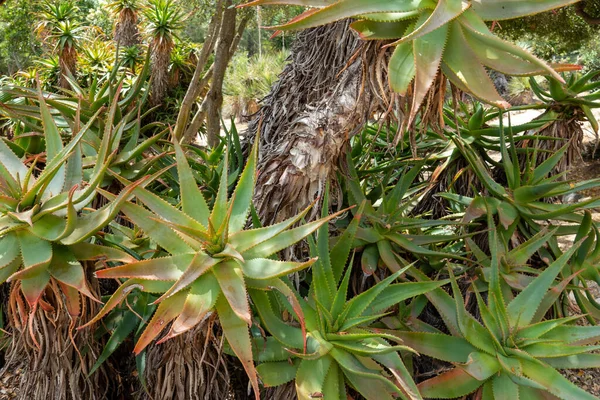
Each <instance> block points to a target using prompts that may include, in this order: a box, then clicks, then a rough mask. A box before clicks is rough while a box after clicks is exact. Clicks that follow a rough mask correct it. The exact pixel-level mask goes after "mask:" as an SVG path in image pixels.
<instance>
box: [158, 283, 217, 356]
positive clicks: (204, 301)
mask: <svg viewBox="0 0 600 400" xmlns="http://www.w3.org/2000/svg"><path fill="white" fill-rule="evenodd" d="M220 293H221V289H220V288H219V283H218V282H217V280H216V278H215V276H214V275H213V274H204V275H202V276H201V277H200V278H199V279H198V280H196V281H195V282H194V283H193V284H192V285H191V287H190V291H189V293H188V294H187V297H186V299H185V303H184V305H183V310H181V314H179V315H178V316H177V319H176V320H175V321H173V324H172V325H171V329H170V330H169V333H168V334H167V335H166V336H165V337H164V338H162V339H161V340H160V341H159V342H157V344H160V343H163V342H165V341H167V340H169V339H171V338H174V337H175V336H178V335H181V334H182V333H184V332H187V331H189V330H190V329H192V328H194V327H195V326H196V325H198V324H199V323H200V322H202V320H203V319H204V318H205V317H206V315H207V314H208V313H209V312H210V311H212V310H213V308H214V307H215V304H216V303H217V298H218V297H219V294H220Z"/></svg>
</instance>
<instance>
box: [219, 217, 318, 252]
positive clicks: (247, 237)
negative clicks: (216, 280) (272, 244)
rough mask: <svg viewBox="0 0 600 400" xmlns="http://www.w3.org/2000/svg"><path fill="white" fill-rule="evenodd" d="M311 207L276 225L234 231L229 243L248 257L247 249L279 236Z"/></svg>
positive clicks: (300, 218)
mask: <svg viewBox="0 0 600 400" xmlns="http://www.w3.org/2000/svg"><path fill="white" fill-rule="evenodd" d="M311 208H312V205H311V206H309V207H307V208H306V209H305V210H304V211H302V212H301V213H300V214H298V215H296V216H295V217H292V218H288V219H286V220H285V221H282V222H279V223H277V224H275V225H271V226H267V227H264V228H257V229H249V230H243V231H240V232H237V233H234V234H232V235H231V236H230V237H229V244H230V245H232V246H233V247H234V248H236V249H237V250H238V251H239V252H240V253H241V254H242V256H243V257H244V258H245V259H248V258H249V257H248V256H247V255H246V253H245V252H246V251H248V250H250V249H251V248H253V247H255V246H257V245H258V244H260V243H262V242H264V241H266V240H267V239H271V238H273V237H275V236H277V235H278V234H280V233H281V232H283V231H285V230H286V229H288V228H289V227H291V226H292V225H294V224H296V223H297V222H299V221H301V220H302V219H303V218H304V217H305V216H306V214H307V213H308V211H310V209H311Z"/></svg>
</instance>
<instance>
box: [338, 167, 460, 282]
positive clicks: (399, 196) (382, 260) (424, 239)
mask: <svg viewBox="0 0 600 400" xmlns="http://www.w3.org/2000/svg"><path fill="white" fill-rule="evenodd" d="M349 163H350V175H351V178H350V179H348V180H347V185H348V192H349V196H350V199H351V201H352V202H354V203H358V204H360V203H362V202H363V201H366V198H365V196H364V194H363V191H362V189H361V187H360V185H359V183H358V177H357V174H356V171H355V170H354V167H353V165H352V161H351V160H349ZM423 165H424V163H423V162H419V163H417V164H416V165H414V166H413V167H412V168H411V169H410V170H408V171H406V172H405V173H404V174H402V175H401V176H400V177H399V179H398V181H397V182H395V186H394V188H393V189H392V190H390V191H389V192H388V193H385V194H384V195H383V196H382V199H381V203H380V204H379V205H378V206H377V207H375V206H373V205H371V204H367V205H366V206H365V215H364V217H365V218H364V220H366V222H368V224H364V226H361V227H359V229H358V232H357V234H356V240H355V246H356V247H363V248H364V250H363V253H362V257H361V264H362V268H363V271H364V272H365V274H367V275H371V274H373V273H374V272H375V271H376V270H377V268H378V266H379V265H383V266H386V267H387V268H388V269H389V270H390V271H392V272H397V271H399V270H400V269H402V268H404V267H406V266H407V265H409V264H410V262H411V261H409V259H412V258H414V259H416V260H423V261H425V262H426V263H427V264H429V265H430V266H431V267H434V268H435V267H438V266H439V265H441V264H443V260H446V259H455V260H460V259H463V260H466V259H465V258H464V256H463V255H461V254H460V253H459V252H456V251H454V250H453V249H452V248H451V245H452V244H453V243H455V242H456V241H457V240H460V239H461V237H460V235H454V234H452V233H453V232H452V230H447V231H446V232H444V231H442V229H443V228H445V227H446V228H448V227H450V226H451V225H454V224H455V223H453V222H452V221H442V220H430V219H429V220H428V219H422V218H417V217H414V216H412V215H411V211H412V210H413V208H414V207H415V205H416V204H417V201H418V199H419V198H420V197H421V196H422V195H423V189H425V188H426V186H427V183H426V182H421V183H417V184H415V180H416V179H417V177H418V176H419V175H420V173H421V169H422V167H423ZM436 229H437V231H436ZM442 233H445V234H442ZM440 247H447V249H446V251H443V250H441V249H440Z"/></svg>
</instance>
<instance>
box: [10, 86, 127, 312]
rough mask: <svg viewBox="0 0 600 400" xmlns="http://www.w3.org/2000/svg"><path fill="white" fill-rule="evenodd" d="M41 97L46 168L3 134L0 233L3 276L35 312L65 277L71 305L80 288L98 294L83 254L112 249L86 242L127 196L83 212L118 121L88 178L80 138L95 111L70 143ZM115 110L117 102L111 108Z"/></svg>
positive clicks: (98, 179) (103, 168)
mask: <svg viewBox="0 0 600 400" xmlns="http://www.w3.org/2000/svg"><path fill="white" fill-rule="evenodd" d="M39 102H40V107H41V118H42V123H43V127H44V138H45V142H46V160H45V166H44V168H43V170H42V171H41V172H40V173H39V174H38V173H37V172H36V171H37V169H38V168H39V166H38V163H40V161H39V158H38V159H36V160H34V162H32V163H31V165H30V166H28V165H26V164H24V163H23V162H22V161H21V160H20V159H19V158H18V157H17V156H16V155H15V154H14V153H13V152H12V150H10V148H9V147H8V146H7V145H6V144H5V143H4V141H0V151H2V161H0V164H1V165H0V168H1V172H2V186H1V189H2V203H1V212H2V216H1V217H0V218H1V220H2V225H1V229H0V234H1V239H2V241H1V243H2V247H3V248H4V249H5V250H4V251H3V252H2V262H1V264H2V269H1V270H0V271H1V275H0V282H4V281H9V282H17V283H18V284H17V286H18V287H20V289H21V291H22V293H23V295H24V297H25V299H26V300H27V302H28V305H29V307H30V308H31V310H32V312H34V311H35V310H36V308H37V306H38V304H39V301H40V298H41V296H42V294H43V292H44V290H45V289H46V286H47V285H48V284H50V283H51V282H58V283H59V284H60V286H61V287H62V289H63V291H64V294H65V296H67V299H68V300H69V302H71V303H72V304H78V296H79V293H81V294H83V295H86V296H88V297H90V298H94V299H95V297H94V296H93V295H92V293H91V292H90V290H89V288H88V286H87V283H86V279H85V274H84V271H83V268H82V266H81V265H80V263H79V262H78V261H79V260H86V259H88V258H86V257H88V256H89V257H90V258H97V257H101V256H102V255H103V253H102V252H103V251H104V250H106V251H107V253H106V254H112V253H111V252H110V251H109V250H108V249H103V248H97V247H88V246H86V245H83V244H81V243H82V242H83V241H84V240H86V239H87V238H89V237H90V236H92V235H93V234H94V233H96V231H98V230H99V229H101V228H102V227H103V226H104V225H106V224H108V223H109V222H110V220H112V218H114V216H115V215H116V214H117V212H118V205H119V203H120V202H122V201H123V199H124V197H125V194H123V195H121V196H119V197H118V198H117V200H116V201H115V202H114V203H111V204H109V205H107V206H106V207H104V208H102V209H99V210H95V211H92V212H90V213H84V214H83V215H78V212H79V211H81V210H82V209H83V208H84V207H86V206H87V205H89V203H90V202H91V201H92V199H93V198H94V197H95V195H96V190H97V188H98V185H99V184H100V182H101V181H102V177H103V175H104V173H105V172H106V164H107V163H108V162H109V161H110V158H111V155H110V154H109V153H108V144H109V141H110V138H111V133H112V132H111V129H112V126H111V125H108V127H107V131H106V134H105V138H104V140H103V142H102V146H101V149H100V152H99V155H98V160H99V162H98V163H97V164H96V165H95V167H94V168H93V170H92V171H91V173H90V174H89V176H90V177H89V179H88V181H87V184H84V181H83V168H82V161H81V143H80V142H81V140H82V138H83V137H84V135H85V134H86V133H87V132H88V131H89V129H90V125H91V124H92V123H93V121H94V119H95V118H92V119H91V120H90V123H88V124H87V125H86V126H84V127H82V128H81V129H80V130H79V131H78V132H75V135H74V137H73V138H72V140H71V141H70V142H69V143H68V144H67V145H66V146H64V145H63V143H62V138H61V136H60V133H59V130H58V128H57V126H56V124H55V123H54V120H53V119H52V116H51V114H50V111H49V108H48V107H47V105H46V102H45V100H44V98H43V96H42V94H41V92H40V97H39ZM115 109H116V103H115V104H114V106H113V108H112V112H111V114H114V112H115ZM100 160H101V161H100ZM124 193H126V192H124ZM92 250H93V251H92ZM13 287H16V286H13ZM14 295H17V294H16V293H14Z"/></svg>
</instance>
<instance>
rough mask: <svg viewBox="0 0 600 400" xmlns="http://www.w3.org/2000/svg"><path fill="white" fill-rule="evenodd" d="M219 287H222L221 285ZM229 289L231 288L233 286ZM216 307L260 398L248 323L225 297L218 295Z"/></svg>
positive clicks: (229, 340) (227, 335)
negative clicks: (238, 314) (233, 310)
mask: <svg viewBox="0 0 600 400" xmlns="http://www.w3.org/2000/svg"><path fill="white" fill-rule="evenodd" d="M221 288H223V287H222V286H221ZM231 289H232V290H233V288H231ZM244 294H245V293H244ZM216 307H217V312H218V313H219V321H220V322H221V327H222V328H223V333H224V334H225V338H226V339H227V342H228V343H229V345H230V346H231V348H232V349H233V352H234V353H235V355H236V356H237V358H238V360H239V361H240V362H241V363H242V366H243V367H244V369H245V370H246V374H248V377H249V378H250V383H251V384H252V388H253V389H254V396H255V398H256V400H260V389H259V387H258V378H257V375H256V369H255V368H254V362H253V361H252V358H253V357H252V342H251V340H250V333H249V331H248V323H247V322H246V321H244V320H242V319H240V318H239V317H238V316H237V315H236V314H235V313H233V312H231V307H230V304H229V303H228V300H227V299H226V298H225V297H223V296H219V298H218V299H217V304H216Z"/></svg>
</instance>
